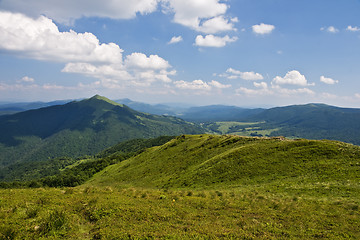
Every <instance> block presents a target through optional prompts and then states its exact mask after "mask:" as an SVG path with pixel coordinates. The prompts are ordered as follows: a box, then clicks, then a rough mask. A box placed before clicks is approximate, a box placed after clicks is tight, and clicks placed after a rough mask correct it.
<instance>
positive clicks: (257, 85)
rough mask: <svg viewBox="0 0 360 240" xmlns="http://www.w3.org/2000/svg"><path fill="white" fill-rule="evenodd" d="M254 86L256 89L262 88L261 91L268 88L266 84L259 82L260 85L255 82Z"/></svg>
mask: <svg viewBox="0 0 360 240" xmlns="http://www.w3.org/2000/svg"><path fill="white" fill-rule="evenodd" d="M254 86H255V87H256V88H263V89H267V88H268V85H267V83H266V82H260V83H257V82H254Z"/></svg>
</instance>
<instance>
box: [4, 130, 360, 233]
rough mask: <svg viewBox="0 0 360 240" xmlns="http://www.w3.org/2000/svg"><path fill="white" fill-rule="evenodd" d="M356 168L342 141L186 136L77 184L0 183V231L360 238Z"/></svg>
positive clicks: (359, 164) (351, 149)
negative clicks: (35, 185) (14, 185)
mask: <svg viewBox="0 0 360 240" xmlns="http://www.w3.org/2000/svg"><path fill="white" fill-rule="evenodd" d="M129 147H131V146H129ZM117 148H118V146H115V147H114V148H112V149H108V150H106V151H105V152H104V153H106V154H111V156H116V151H117V150H116V149H117ZM114 151H115V152H114ZM359 173H360V148H359V147H358V146H354V145H350V144H346V143H342V142H336V141H326V140H324V141H314V140H312V141H310V140H305V139H299V140H289V139H284V138H250V137H239V136H216V135H195V136H185V135H183V136H179V137H177V138H176V139H173V140H171V141H170V142H167V143H166V144H164V145H161V146H155V147H152V148H149V149H147V150H145V151H143V152H142V153H140V154H139V155H136V156H134V157H132V158H129V159H127V160H124V161H122V162H120V163H118V164H115V165H111V166H109V167H107V168H105V169H104V170H103V171H101V172H99V173H97V174H96V175H95V176H94V177H93V178H92V179H91V180H90V181H88V182H87V183H86V184H84V185H82V186H78V187H76V188H57V189H56V188H37V189H0V239H360V227H359V226H360V198H359V196H360V175H359Z"/></svg>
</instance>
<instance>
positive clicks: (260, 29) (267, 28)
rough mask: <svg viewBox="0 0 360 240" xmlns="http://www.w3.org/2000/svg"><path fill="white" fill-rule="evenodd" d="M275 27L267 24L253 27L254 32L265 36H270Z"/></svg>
mask: <svg viewBox="0 0 360 240" xmlns="http://www.w3.org/2000/svg"><path fill="white" fill-rule="evenodd" d="M274 29H275V26H274V25H270V24H265V23H260V24H258V25H254V26H252V30H253V32H254V33H256V34H260V35H265V34H270V33H271V32H272V31H274Z"/></svg>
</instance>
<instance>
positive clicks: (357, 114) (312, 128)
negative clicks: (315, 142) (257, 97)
mask: <svg viewBox="0 0 360 240" xmlns="http://www.w3.org/2000/svg"><path fill="white" fill-rule="evenodd" d="M248 120H249V121H257V122H258V121H265V122H266V124H263V126H262V127H264V128H279V130H277V131H274V132H272V133H271V134H270V136H286V137H295V138H296V137H301V138H307V139H332V140H338V141H344V142H349V143H353V144H357V145H360V137H359V136H360V109H353V108H339V107H334V106H329V105H325V104H306V105H292V106H287V107H277V108H271V109H267V110H265V111H263V112H262V113H259V114H257V115H254V116H252V117H250V118H248Z"/></svg>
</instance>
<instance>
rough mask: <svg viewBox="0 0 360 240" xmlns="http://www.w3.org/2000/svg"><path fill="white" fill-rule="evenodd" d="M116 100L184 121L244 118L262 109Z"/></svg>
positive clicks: (142, 109)
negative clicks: (152, 103) (154, 103)
mask: <svg viewBox="0 0 360 240" xmlns="http://www.w3.org/2000/svg"><path fill="white" fill-rule="evenodd" d="M116 102H118V103H121V104H125V105H127V106H129V107H131V108H133V109H135V110H136V111H140V112H146V113H151V114H158V115H169V116H177V117H180V118H182V119H184V120H186V121H191V122H198V123H201V122H217V121H238V120H239V119H242V118H246V117H249V116H252V115H255V114H258V113H260V112H262V111H264V109H261V108H255V109H250V108H241V107H235V106H226V105H209V106H199V107H189V106H186V105H183V106H180V104H177V105H176V106H175V105H174V106H173V105H172V106H170V104H156V105H151V104H147V103H141V102H135V101H132V100H130V99H127V98H125V99H120V100H116Z"/></svg>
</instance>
